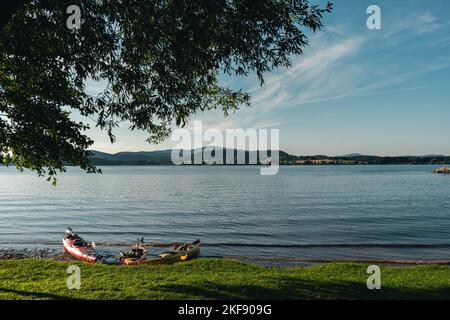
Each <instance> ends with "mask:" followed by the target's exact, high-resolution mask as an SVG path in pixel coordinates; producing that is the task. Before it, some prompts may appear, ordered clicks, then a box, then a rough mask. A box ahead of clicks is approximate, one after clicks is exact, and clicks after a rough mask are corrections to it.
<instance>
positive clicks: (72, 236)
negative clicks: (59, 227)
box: [63, 228, 97, 263]
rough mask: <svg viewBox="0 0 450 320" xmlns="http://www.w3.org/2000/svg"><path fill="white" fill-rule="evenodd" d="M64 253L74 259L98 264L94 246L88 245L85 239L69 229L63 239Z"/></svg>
mask: <svg viewBox="0 0 450 320" xmlns="http://www.w3.org/2000/svg"><path fill="white" fill-rule="evenodd" d="M63 247H64V251H65V252H67V253H68V254H70V255H71V256H73V257H74V258H76V259H78V260H80V261H85V262H89V263H95V262H97V255H96V253H95V250H94V247H93V245H92V244H89V243H87V242H86V241H85V240H84V239H83V238H81V237H79V236H78V235H77V234H76V233H73V231H72V229H70V228H69V229H68V230H67V231H66V233H65V234H64V239H63Z"/></svg>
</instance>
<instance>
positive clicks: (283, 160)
mask: <svg viewBox="0 0 450 320" xmlns="http://www.w3.org/2000/svg"><path fill="white" fill-rule="evenodd" d="M201 150H202V149H195V150H187V151H186V150H185V151H184V152H190V153H191V161H190V162H189V161H187V162H184V163H183V164H184V165H191V164H192V163H194V162H193V159H194V154H195V153H199V152H201ZM91 153H92V155H91V160H92V162H93V164H95V165H117V166H121V165H138V166H139V165H141V166H142V165H144V166H145V165H173V162H172V158H171V154H172V150H160V151H142V152H119V153H116V154H109V153H104V152H99V151H91ZM251 153H257V152H256V151H245V159H246V161H245V163H246V164H248V163H249V158H250V157H251ZM223 154H224V155H223V157H224V160H223V163H226V164H227V165H235V164H236V163H237V150H236V149H235V150H234V162H233V161H231V163H230V161H225V160H226V151H224V152H223ZM268 155H269V157H270V151H269V152H268ZM256 157H257V159H258V164H260V161H259V156H258V155H257V156H256ZM279 159H280V164H281V165H393V164H417V165H420V164H435V165H442V164H450V156H443V155H423V156H395V157H381V156H370V155H361V154H350V155H343V156H333V157H330V156H325V155H314V156H296V155H291V154H288V153H287V152H284V151H280V152H279ZM203 164H206V163H205V162H203ZM208 164H211V163H208ZM212 164H216V165H217V163H212Z"/></svg>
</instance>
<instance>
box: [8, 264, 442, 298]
mask: <svg viewBox="0 0 450 320" xmlns="http://www.w3.org/2000/svg"><path fill="white" fill-rule="evenodd" d="M72 264H77V265H79V266H80V267H81V290H68V289H67V287H66V280H67V277H68V276H69V274H67V273H66V270H67V267H68V265H69V263H66V262H56V261H53V260H33V259H29V260H3V261H0V299H435V298H438V299H447V298H450V267H446V266H418V267H404V268H400V267H381V272H382V273H381V283H382V290H374V291H371V290H368V289H367V287H366V281H367V277H368V276H369V275H367V274H366V270H367V265H362V264H343V263H337V264H323V265H319V266H314V267H307V268H295V269H294V268H268V267H261V266H256V265H248V264H242V263H240V262H237V261H232V260H224V259H199V260H195V261H192V262H187V263H179V264H176V265H170V266H167V265H166V266H136V267H125V266H117V265H116V266H108V265H101V264H96V265H88V264H83V263H72Z"/></svg>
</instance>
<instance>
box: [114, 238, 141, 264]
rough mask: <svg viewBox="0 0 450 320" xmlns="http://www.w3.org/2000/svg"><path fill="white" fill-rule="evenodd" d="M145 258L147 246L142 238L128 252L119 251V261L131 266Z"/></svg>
mask: <svg viewBox="0 0 450 320" xmlns="http://www.w3.org/2000/svg"><path fill="white" fill-rule="evenodd" d="M146 258H147V248H146V246H145V243H144V238H142V240H140V241H139V242H138V243H137V244H136V245H135V246H134V247H132V248H131V249H130V250H129V251H128V252H121V253H120V262H121V263H123V264H125V265H127V266H132V265H136V264H139V263H141V262H143V261H144V260H145V259H146Z"/></svg>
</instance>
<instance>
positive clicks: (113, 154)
mask: <svg viewBox="0 0 450 320" xmlns="http://www.w3.org/2000/svg"><path fill="white" fill-rule="evenodd" d="M205 148H207V147H203V148H202V149H205ZM214 148H216V149H223V150H232V149H231V148H223V147H214ZM199 149H200V148H195V149H174V150H179V151H181V150H184V151H190V152H192V150H194V151H195V150H199ZM234 150H240V151H245V152H260V151H266V150H248V149H245V150H242V149H234ZM89 152H92V153H94V154H103V155H108V156H116V155H122V154H152V153H155V154H156V153H159V154H163V153H172V152H173V149H161V150H147V151H144V150H140V151H126V150H124V151H119V152H115V153H109V152H104V151H98V150H89ZM279 152H280V153H285V154H288V155H290V156H295V157H327V158H353V157H379V158H402V157H407V158H433V157H444V158H446V157H450V156H447V155H443V154H419V155H410V154H408V155H388V156H380V155H375V154H363V153H358V152H355V153H348V154H342V155H331V156H330V155H325V154H311V155H294V154H291V153H289V152H286V151H283V150H281V149H280V150H279Z"/></svg>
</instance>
